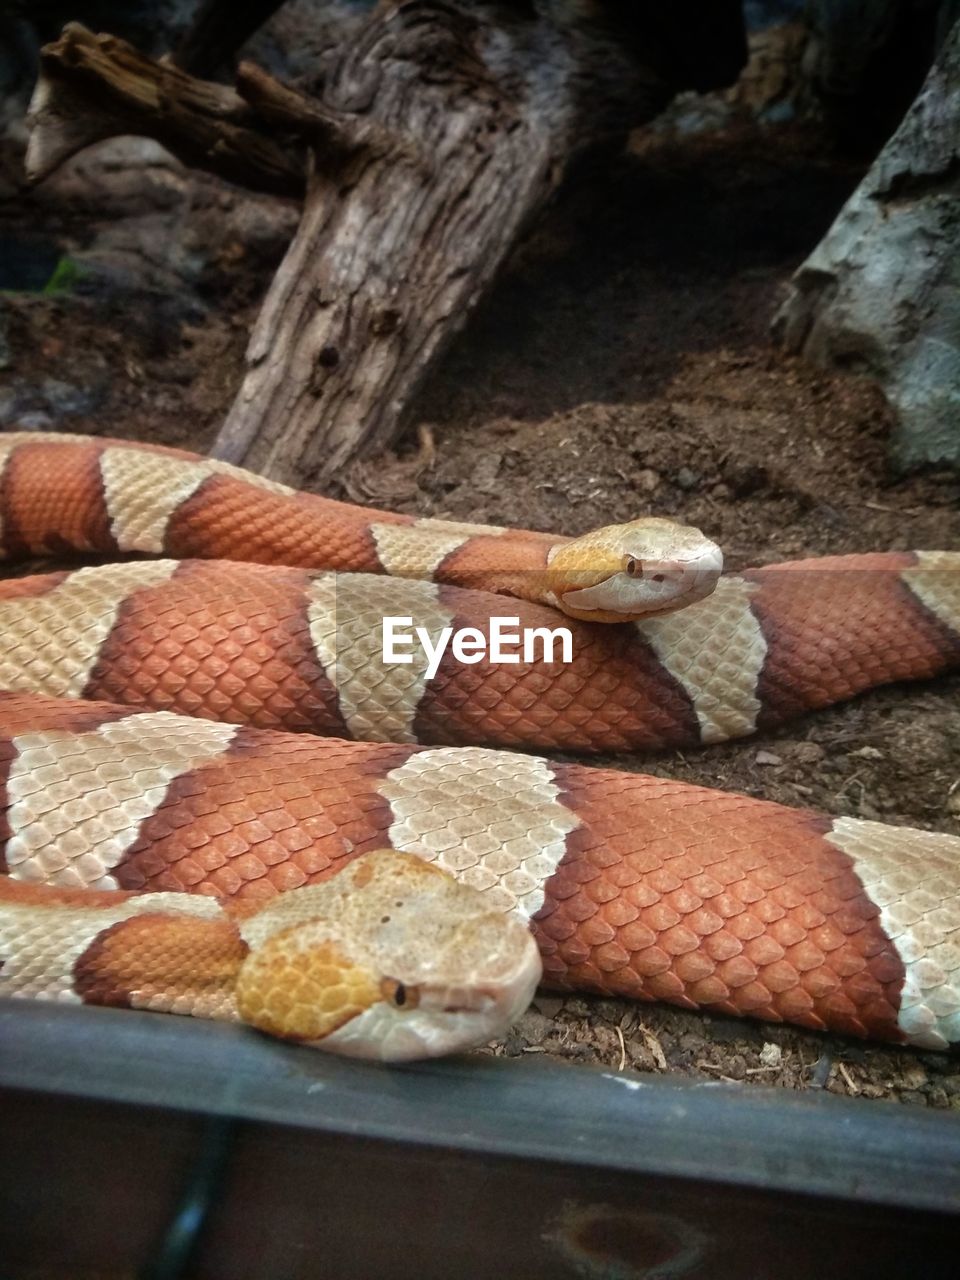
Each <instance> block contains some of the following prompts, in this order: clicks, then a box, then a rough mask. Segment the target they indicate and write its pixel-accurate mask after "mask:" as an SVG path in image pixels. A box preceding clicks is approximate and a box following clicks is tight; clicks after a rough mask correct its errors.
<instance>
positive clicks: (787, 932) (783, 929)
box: [769, 916, 807, 947]
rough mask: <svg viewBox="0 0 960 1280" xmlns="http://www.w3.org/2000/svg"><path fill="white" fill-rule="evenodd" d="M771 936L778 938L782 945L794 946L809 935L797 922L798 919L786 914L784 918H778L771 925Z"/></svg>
mask: <svg viewBox="0 0 960 1280" xmlns="http://www.w3.org/2000/svg"><path fill="white" fill-rule="evenodd" d="M769 932H770V936H771V937H772V938H776V940H777V942H779V943H780V945H781V946H782V947H792V946H793V945H794V944H795V943H797V942H800V941H801V940H802V939H803V938H805V937H806V936H807V934H806V930H805V929H804V928H803V927H802V926H801V925H800V924H799V923H798V922H797V920H796V919H794V918H792V917H790V916H785V917H784V918H783V919H782V920H776V921H774V923H773V924H772V925H771V926H770V930H769Z"/></svg>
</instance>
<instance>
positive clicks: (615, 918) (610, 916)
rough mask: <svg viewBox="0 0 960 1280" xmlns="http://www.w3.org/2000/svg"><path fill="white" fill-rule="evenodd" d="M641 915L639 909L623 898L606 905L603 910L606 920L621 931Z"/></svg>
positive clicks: (619, 897)
mask: <svg viewBox="0 0 960 1280" xmlns="http://www.w3.org/2000/svg"><path fill="white" fill-rule="evenodd" d="M639 914H640V913H639V912H638V911H637V908H636V907H635V906H633V904H632V903H630V902H628V901H627V900H626V898H624V897H621V896H618V897H615V898H613V899H612V900H611V901H610V902H607V903H605V904H604V908H603V918H604V920H606V921H608V922H609V923H610V924H612V925H613V927H614V928H615V929H621V928H623V927H624V925H630V924H632V923H633V921H634V920H636V918H637V916H638V915H639ZM647 932H649V930H647Z"/></svg>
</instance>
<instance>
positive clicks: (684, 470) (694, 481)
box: [677, 467, 700, 490]
mask: <svg viewBox="0 0 960 1280" xmlns="http://www.w3.org/2000/svg"><path fill="white" fill-rule="evenodd" d="M699 483H700V477H699V476H698V475H697V473H696V471H691V470H690V468H689V467H681V468H680V470H679V471H678V472H677V486H678V488H680V489H687V490H689V489H695V488H696V487H697V485H698V484H699Z"/></svg>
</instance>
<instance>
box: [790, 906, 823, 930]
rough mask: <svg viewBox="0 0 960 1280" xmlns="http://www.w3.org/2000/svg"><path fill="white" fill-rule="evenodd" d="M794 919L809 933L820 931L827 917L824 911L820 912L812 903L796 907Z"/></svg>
mask: <svg viewBox="0 0 960 1280" xmlns="http://www.w3.org/2000/svg"><path fill="white" fill-rule="evenodd" d="M793 918H794V920H796V922H797V924H799V925H800V927H801V928H802V929H805V930H807V931H809V930H811V929H819V928H820V926H821V925H822V924H824V923H825V922H826V916H825V915H824V914H823V912H822V911H818V910H817V908H816V907H815V906H814V905H813V903H811V902H804V903H802V904H801V905H800V906H799V907H796V908H795V909H794V912H793Z"/></svg>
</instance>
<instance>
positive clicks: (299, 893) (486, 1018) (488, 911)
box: [237, 849, 541, 1062]
mask: <svg viewBox="0 0 960 1280" xmlns="http://www.w3.org/2000/svg"><path fill="white" fill-rule="evenodd" d="M241 933H242V936H243V939H244V941H245V942H246V943H247V945H248V946H249V948H250V950H249V953H248V955H247V957H246V959H245V960H244V962H243V966H242V968H241V971H240V975H239V978H238V981H237V1005H238V1009H239V1012H240V1016H241V1017H242V1018H243V1019H244V1020H245V1021H247V1022H250V1023H252V1024H253V1025H254V1026H256V1027H259V1028H260V1029H261V1030H263V1031H268V1032H270V1033H271V1034H273V1035H276V1036H281V1037H282V1038H284V1039H288V1040H296V1041H298V1042H300V1043H305V1044H309V1045H312V1046H314V1047H316V1048H318V1049H326V1050H329V1051H330V1052H332V1053H339V1054H344V1055H346V1056H348V1057H354V1058H374V1059H378V1060H380V1061H382V1062H402V1061H408V1060H411V1059H414V1058H432V1057H437V1056H439V1055H440V1054H446V1053H459V1052H462V1051H464V1050H467V1049H473V1048H476V1046H477V1045H481V1044H485V1043H486V1042H487V1041H488V1040H491V1039H494V1038H495V1037H497V1036H500V1035H503V1034H504V1032H506V1030H507V1028H508V1027H509V1026H510V1025H511V1023H512V1022H514V1021H515V1020H516V1019H517V1018H518V1017H519V1016H520V1014H521V1013H522V1012H523V1011H524V1009H525V1008H526V1007H527V1005H528V1004H529V1002H530V1000H531V998H532V996H533V993H534V991H535V990H536V986H537V983H538V982H539V980H540V977H541V963H540V954H539V952H538V950H537V946H536V943H535V942H534V940H533V936H532V934H531V933H530V931H529V929H528V928H527V927H526V925H525V924H524V923H523V922H522V921H521V920H519V919H516V918H514V917H512V916H509V915H506V914H504V913H503V912H502V911H500V910H497V909H496V908H494V907H491V905H490V903H489V901H488V900H487V898H486V897H485V895H484V894H483V893H481V892H480V891H479V890H477V889H471V888H469V887H468V886H466V885H462V884H459V883H458V882H457V881H456V880H455V879H454V878H453V877H452V876H450V875H448V874H447V873H446V872H445V871H441V870H440V869H439V868H437V867H434V866H432V865H431V864H430V863H427V862H424V861H423V860H422V859H420V858H418V857H415V856H414V855H413V854H407V853H397V852H396V851H395V850H393V849H381V850H377V851H376V852H374V853H368V854H365V855H364V856H362V857H360V858H357V859H355V860H354V861H353V862H351V863H350V864H349V865H348V866H347V867H346V868H345V869H344V870H343V871H341V872H340V873H339V874H338V875H336V876H334V877H332V878H331V879H330V880H327V881H325V882H324V883H323V884H319V885H311V886H308V887H306V888H302V889H294V890H292V891H290V892H288V893H285V894H283V895H282V896H281V897H280V898H278V899H274V900H272V901H271V902H269V903H267V904H266V905H265V906H264V907H262V908H260V909H259V910H258V911H257V912H255V913H254V914H252V915H250V916H248V917H247V918H246V919H245V920H244V921H243V922H242V925H241Z"/></svg>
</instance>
